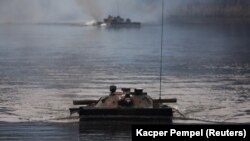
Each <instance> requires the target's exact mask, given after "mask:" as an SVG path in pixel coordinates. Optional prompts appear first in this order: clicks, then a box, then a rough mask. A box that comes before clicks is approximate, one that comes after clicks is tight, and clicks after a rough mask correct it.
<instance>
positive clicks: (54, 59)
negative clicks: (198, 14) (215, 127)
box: [0, 22, 250, 141]
mask: <svg viewBox="0 0 250 141" xmlns="http://www.w3.org/2000/svg"><path fill="white" fill-rule="evenodd" d="M160 32H161V27H160V26H159V25H154V26H151V25H148V24H146V25H142V27H141V28H118V29H112V28H98V27H92V26H71V25H70V24H68V25H67V24H64V25H57V24H49V25H46V24H0V140H65V141H66V140H69V139H72V140H93V139H94V140H103V137H105V139H106V140H127V139H128V138H129V136H130V132H128V131H127V130H125V129H126V127H124V128H125V129H124V130H123V129H121V131H120V132H119V131H117V127H115V126H110V125H103V126H101V127H100V128H96V127H93V126H90V127H92V128H90V129H87V130H84V131H83V133H79V130H82V129H78V124H77V123H72V121H73V122H76V121H77V119H76V120H72V119H70V118H69V111H68V108H70V107H73V105H72V100H73V99H84V98H86V99H98V98H99V97H100V96H103V95H106V94H108V93H109V89H108V88H109V85H113V84H115V85H117V86H118V87H132V88H138V87H139V88H144V91H147V92H148V94H149V95H151V96H152V97H155V98H157V97H158V94H159V71H160V68H159V66H160V57H159V56H160ZM249 38H250V28H249V25H248V24H243V23H237V24H229V23H209V24H206V23H201V24H198V23H196V24H194V23H188V22H186V23H181V22H168V23H166V24H165V25H164V42H163V77H162V80H163V81H162V91H163V92H162V93H163V97H166V98H172V97H176V98H177V99H178V101H177V104H172V106H174V107H175V108H177V109H178V110H179V111H181V112H182V113H183V114H185V115H186V116H187V117H193V118H198V119H207V120H211V121H225V122H236V123H249V122H250V120H249V119H250V110H249V99H250V96H249V92H250V58H249V56H250V48H249V46H250V40H249ZM176 116H178V114H177V115H176ZM65 122H66V123H65ZM178 122H182V121H178ZM183 122H185V121H183ZM192 122H193V123H196V122H198V121H192ZM103 129H109V130H106V131H103ZM113 131H116V132H115V134H113ZM90 133H91V134H90ZM88 135H89V136H88Z"/></svg>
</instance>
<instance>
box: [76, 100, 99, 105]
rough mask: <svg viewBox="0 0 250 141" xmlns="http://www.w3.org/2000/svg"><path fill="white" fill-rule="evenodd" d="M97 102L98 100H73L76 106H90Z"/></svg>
mask: <svg viewBox="0 0 250 141" xmlns="http://www.w3.org/2000/svg"><path fill="white" fill-rule="evenodd" d="M97 102H98V100H73V104H74V105H90V104H93V103H97Z"/></svg>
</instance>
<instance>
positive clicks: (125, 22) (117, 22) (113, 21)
mask: <svg viewBox="0 0 250 141" xmlns="http://www.w3.org/2000/svg"><path fill="white" fill-rule="evenodd" d="M95 25H98V26H108V27H140V25H141V23H140V22H132V21H131V20H130V19H129V18H127V19H123V18H121V17H120V16H116V17H113V16H111V15H109V16H108V17H107V18H105V19H103V21H99V22H96V24H95Z"/></svg>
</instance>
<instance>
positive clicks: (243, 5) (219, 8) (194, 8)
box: [169, 0, 250, 18]
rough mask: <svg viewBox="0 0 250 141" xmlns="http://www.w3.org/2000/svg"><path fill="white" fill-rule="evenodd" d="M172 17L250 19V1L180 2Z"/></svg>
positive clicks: (197, 0) (210, 0) (206, 0)
mask: <svg viewBox="0 0 250 141" xmlns="http://www.w3.org/2000/svg"><path fill="white" fill-rule="evenodd" d="M169 14H170V15H172V16H202V17H240V18H248V17H250V1H249V0H192V1H186V2H180V3H179V4H178V6H177V7H176V9H175V10H174V11H172V12H171V13H169Z"/></svg>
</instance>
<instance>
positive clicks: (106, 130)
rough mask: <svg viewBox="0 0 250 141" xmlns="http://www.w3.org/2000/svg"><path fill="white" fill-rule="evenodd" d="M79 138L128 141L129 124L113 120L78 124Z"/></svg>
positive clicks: (129, 133)
mask: <svg viewBox="0 0 250 141" xmlns="http://www.w3.org/2000/svg"><path fill="white" fill-rule="evenodd" d="M79 132H80V140H81V141H91V140H96V141H98V140H104V141H130V140H131V124H129V123H124V122H123V123H115V122H101V123H99V122H88V123H81V124H80V126H79Z"/></svg>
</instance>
